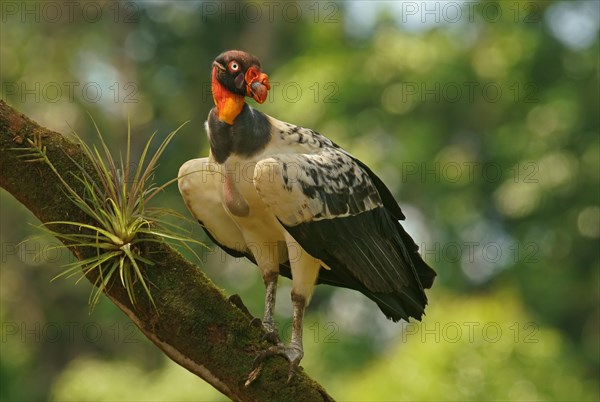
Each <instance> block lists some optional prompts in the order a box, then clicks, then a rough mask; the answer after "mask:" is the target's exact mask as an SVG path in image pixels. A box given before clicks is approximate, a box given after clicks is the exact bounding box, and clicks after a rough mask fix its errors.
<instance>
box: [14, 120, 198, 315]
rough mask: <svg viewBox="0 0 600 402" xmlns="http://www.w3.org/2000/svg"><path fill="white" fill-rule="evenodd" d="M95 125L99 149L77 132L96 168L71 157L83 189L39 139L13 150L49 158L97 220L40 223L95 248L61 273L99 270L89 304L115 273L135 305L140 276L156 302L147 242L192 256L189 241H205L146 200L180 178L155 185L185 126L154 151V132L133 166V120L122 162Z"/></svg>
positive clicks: (74, 242) (73, 242)
mask: <svg viewBox="0 0 600 402" xmlns="http://www.w3.org/2000/svg"><path fill="white" fill-rule="evenodd" d="M184 124H185V123H184ZM94 125H95V127H96V132H97V134H98V137H99V139H100V149H98V147H96V146H95V145H94V146H92V147H91V148H90V147H89V146H88V145H87V144H85V142H83V140H82V139H81V138H80V137H79V136H78V135H77V133H75V132H74V134H75V137H76V139H77V141H78V143H79V145H80V146H81V149H82V151H83V153H84V154H85V155H86V156H87V158H88V159H89V161H91V167H92V169H90V170H91V172H92V173H90V170H87V169H86V168H84V167H83V163H78V162H77V161H75V160H74V159H73V158H71V157H70V158H71V160H72V162H73V163H74V164H75V166H76V167H77V169H76V171H75V172H71V173H72V174H73V176H74V178H75V179H76V181H78V182H79V183H80V184H81V187H82V188H83V193H81V194H80V193H79V192H77V191H76V190H75V189H74V188H73V187H72V186H71V185H69V183H68V182H67V181H66V180H65V178H64V177H63V176H62V175H61V173H60V172H58V170H57V169H56V168H55V167H54V165H53V164H52V162H51V161H50V159H49V158H48V156H47V154H46V148H45V147H44V146H43V144H42V142H41V138H38V137H36V138H34V140H33V141H32V140H28V141H29V144H30V147H27V148H15V149H14V150H15V151H27V153H25V152H24V153H23V154H22V155H20V157H21V158H24V159H26V160H27V161H30V162H34V161H40V162H44V163H46V164H47V165H48V166H49V167H50V169H51V170H52V171H53V172H54V174H55V175H56V176H57V178H58V180H59V181H60V183H61V184H62V186H63V190H64V191H65V192H66V194H67V195H68V197H69V198H70V200H71V201H72V202H73V203H74V204H75V205H76V206H77V207H78V208H79V209H81V210H82V211H83V212H84V213H85V214H86V215H88V216H89V217H90V218H91V220H92V221H93V222H94V223H93V224H85V223H81V222H73V221H55V222H47V223H45V224H43V225H42V226H41V227H42V228H43V229H44V230H45V231H46V232H48V233H49V234H51V235H53V236H55V237H57V238H59V239H61V240H63V242H64V243H65V244H67V245H66V246H59V247H74V248H76V249H79V248H86V247H87V248H92V249H93V250H94V254H95V255H94V256H92V257H89V258H84V259H81V260H77V261H75V262H72V263H69V264H67V265H66V266H65V270H64V271H63V272H62V273H61V274H59V275H58V276H57V278H58V277H62V276H67V277H71V276H73V275H76V274H78V273H82V275H81V278H79V279H78V281H79V280H81V279H82V278H83V277H85V276H88V275H89V274H93V273H94V271H95V273H96V275H91V276H90V277H94V276H95V278H96V279H95V283H94V285H95V286H96V287H95V290H93V291H92V293H91V294H90V299H89V304H90V309H93V308H94V306H95V305H96V304H97V303H98V301H99V299H100V295H101V294H102V293H103V292H104V291H105V290H106V289H107V287H108V286H110V284H111V283H112V280H113V279H114V278H116V276H118V278H119V279H120V282H121V284H122V285H123V286H124V287H125V289H126V291H127V294H128V296H129V300H130V301H131V303H132V304H135V303H136V297H135V292H134V284H135V283H136V282H138V281H139V283H140V284H141V286H142V287H143V289H144V291H145V293H146V294H147V296H148V298H149V300H150V301H151V303H152V304H153V305H154V306H155V304H154V299H153V298H152V294H151V292H150V286H149V282H148V280H147V279H145V278H144V267H149V266H152V265H154V262H153V261H152V260H151V259H149V258H147V256H142V252H141V251H142V248H143V245H144V243H148V242H162V241H167V242H169V243H176V245H179V246H183V247H184V248H186V249H187V250H189V251H190V252H191V253H193V254H194V255H195V253H194V251H193V250H192V249H191V248H190V246H189V243H197V244H201V245H202V243H199V242H198V241H196V240H194V239H192V238H191V233H190V232H188V231H184V230H183V229H182V228H181V225H177V224H174V223H171V222H169V221H168V220H166V219H165V218H166V217H169V216H172V217H176V218H179V219H182V220H187V218H185V217H183V216H181V215H180V214H178V213H177V212H175V211H173V210H171V209H166V208H153V207H149V206H148V203H149V202H150V201H151V200H152V199H153V198H154V197H155V196H156V195H157V194H158V193H159V192H161V191H162V190H163V189H164V188H165V187H167V186H168V185H169V184H172V183H173V182H175V181H176V180H177V178H175V179H172V180H170V181H168V182H167V183H165V184H163V185H161V186H157V185H155V183H154V173H155V170H156V167H157V166H158V161H159V159H160V157H161V155H162V154H163V152H164V151H165V149H166V147H167V146H168V144H169V143H170V142H171V140H172V139H173V137H174V136H175V134H177V132H178V131H179V129H181V127H182V126H183V125H182V126H180V127H178V128H177V129H176V130H174V131H172V132H171V133H169V135H168V136H167V137H166V138H165V140H164V141H163V142H162V143H161V144H160V145H159V146H158V148H157V150H156V151H155V152H154V153H153V154H150V147H151V144H152V141H153V139H154V137H155V135H156V132H155V133H153V134H152V136H151V137H150V139H149V140H148V142H147V143H146V145H145V147H144V150H143V152H142V154H141V156H140V158H139V161H138V162H137V163H136V166H137V167H136V168H132V165H133V164H132V160H131V126H130V124H128V127H127V148H126V151H125V159H123V155H119V159H118V162H117V161H115V158H113V156H112V154H111V152H110V151H109V149H108V147H107V145H106V142H105V141H104V138H103V136H102V134H101V133H100V130H99V129H98V126H97V125H96V124H95V122H94ZM54 225H65V226H67V227H72V228H73V231H72V232H71V233H64V231H61V232H58V231H56V230H52V227H53V226H54ZM196 257H197V256H196ZM55 279H56V278H55Z"/></svg>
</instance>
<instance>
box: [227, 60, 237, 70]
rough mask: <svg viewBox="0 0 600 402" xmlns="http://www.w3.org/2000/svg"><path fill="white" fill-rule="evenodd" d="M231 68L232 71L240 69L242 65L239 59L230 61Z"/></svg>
mask: <svg viewBox="0 0 600 402" xmlns="http://www.w3.org/2000/svg"><path fill="white" fill-rule="evenodd" d="M229 69H230V70H231V71H237V70H239V69H240V65H239V64H238V63H237V61H235V60H233V61H230V62H229Z"/></svg>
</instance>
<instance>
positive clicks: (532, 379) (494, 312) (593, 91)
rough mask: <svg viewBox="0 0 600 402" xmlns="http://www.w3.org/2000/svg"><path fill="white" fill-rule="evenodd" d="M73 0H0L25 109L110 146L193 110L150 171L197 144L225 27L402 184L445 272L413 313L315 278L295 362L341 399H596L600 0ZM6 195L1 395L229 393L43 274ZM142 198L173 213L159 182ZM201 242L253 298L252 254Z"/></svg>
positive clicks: (139, 139)
mask: <svg viewBox="0 0 600 402" xmlns="http://www.w3.org/2000/svg"><path fill="white" fill-rule="evenodd" d="M48 4H55V6H54V8H52V7H53V6H52V5H50V6H48ZM65 4H66V3H65ZM76 4H79V3H76ZM85 4H87V5H85V6H84V5H83V4H79V5H71V6H69V7H70V8H69V7H67V6H65V5H64V4H63V5H61V3H59V2H58V3H57V2H50V3H47V2H10V1H5V2H3V4H2V16H1V18H2V28H1V31H2V32H1V34H2V37H1V39H0V43H1V46H0V60H1V65H0V80H1V85H2V98H3V99H5V100H6V101H7V102H8V103H9V104H11V105H12V106H14V107H16V108H17V109H19V110H20V111H21V112H23V113H25V114H27V115H29V116H30V117H32V118H33V119H35V120H36V121H38V122H39V123H40V124H42V125H44V126H47V127H49V128H51V129H54V130H57V131H59V132H63V133H68V132H70V130H71V128H73V129H74V130H75V131H77V132H78V133H80V134H82V135H84V136H85V135H86V134H88V135H87V138H88V139H89V140H90V141H93V133H94V131H93V130H92V123H91V120H90V118H89V116H88V115H87V113H90V114H91V115H92V116H93V117H94V119H95V120H96V121H97V122H98V125H99V126H100V129H101V130H102V132H103V133H104V134H105V135H106V137H107V142H109V144H110V145H111V146H113V147H114V148H115V149H119V148H121V147H123V145H124V144H125V135H126V122H127V118H128V116H129V117H130V118H131V121H132V124H133V125H134V126H133V130H134V134H135V141H134V142H135V144H134V146H135V147H137V149H138V150H140V147H142V146H143V144H144V143H145V142H146V141H147V140H148V138H149V136H150V134H151V133H152V132H153V131H155V130H158V131H159V133H161V134H162V135H163V136H166V135H167V133H168V132H169V131H171V130H172V129H174V128H175V127H177V126H178V125H179V124H181V123H182V122H183V121H186V120H191V122H190V124H188V125H187V126H186V127H185V128H184V129H183V130H182V132H181V133H180V134H179V135H178V136H177V137H176V138H175V139H174V141H173V142H172V144H171V146H170V148H169V149H167V151H166V154H165V156H166V157H165V158H164V159H163V161H162V163H161V165H160V166H159V168H158V174H159V177H158V178H157V182H161V183H162V182H166V181H167V180H169V179H171V178H173V177H174V176H175V175H176V173H177V170H178V167H179V166H180V165H181V164H182V163H183V162H185V161H186V160H188V159H191V158H194V157H198V156H200V155H206V154H207V152H208V148H207V141H206V137H205V132H204V128H203V124H204V120H205V118H206V115H207V113H208V111H209V109H210V108H211V107H212V99H211V95H210V87H209V71H210V63H211V61H212V59H213V58H214V57H215V56H216V55H217V54H219V53H220V52H222V51H223V50H227V49H232V48H242V49H245V50H248V51H250V52H252V53H254V54H256V55H257V56H258V57H259V58H260V59H261V60H262V64H263V69H264V71H265V72H267V73H268V74H269V75H270V77H271V81H272V82H273V83H274V85H273V89H272V91H271V93H270V97H269V99H268V101H267V102H266V103H265V104H264V105H260V106H257V107H258V108H259V109H260V110H262V111H264V112H266V113H268V114H271V115H272V116H274V117H277V118H279V119H282V120H285V121H290V122H292V123H295V124H299V125H302V126H306V127H311V128H314V129H316V130H317V131H319V132H321V133H323V134H325V135H327V136H329V137H330V138H332V139H333V140H334V141H335V142H337V143H338V144H340V145H341V146H343V147H344V148H346V149H348V150H349V151H351V152H352V153H354V154H355V155H356V156H358V157H359V158H360V159H362V160H363V161H365V162H366V163H367V164H369V165H370V166H371V167H372V168H373V169H374V170H375V171H376V172H377V173H378V174H379V175H380V176H381V177H382V178H383V179H384V181H385V182H386V183H387V184H388V185H389V187H390V188H391V189H392V191H393V192H394V194H395V195H396V196H397V199H398V200H399V202H400V204H401V206H402V208H403V210H404V211H405V213H406V215H407V216H408V221H407V223H406V227H407V230H408V231H409V232H410V233H412V234H413V235H414V237H415V239H416V240H417V242H418V243H419V244H420V245H421V247H422V252H423V254H424V256H425V258H426V260H427V261H428V262H430V264H431V265H432V266H434V267H435V268H436V270H437V271H438V274H439V276H438V280H437V281H436V283H435V285H434V288H433V289H432V290H431V291H430V292H429V294H430V295H431V297H430V299H431V301H430V305H429V306H428V309H427V316H426V317H425V319H424V321H423V322H422V323H409V324H406V323H405V324H393V323H391V322H388V321H386V320H385V318H384V317H383V316H382V315H381V314H380V313H379V311H378V309H377V307H376V306H375V305H374V304H372V303H370V302H369V301H368V300H367V299H366V298H364V297H362V296H361V295H360V294H355V293H353V292H350V291H346V290H336V289H331V288H327V287H319V288H317V290H316V293H315V296H314V299H313V303H312V304H311V307H310V308H309V311H308V316H307V322H306V325H305V337H306V356H305V359H304V361H303V365H304V367H305V370H307V371H308V372H309V373H310V374H313V375H314V376H315V378H317V379H318V380H319V381H320V382H321V383H322V384H323V385H324V386H325V387H326V388H328V390H329V391H330V392H331V393H332V394H333V395H334V396H335V397H336V398H338V399H339V400H349V399H352V400H497V399H502V400H507V399H510V400H534V399H538V400H597V399H598V398H599V388H598V387H599V383H598V374H599V368H600V357H599V354H600V351H599V346H598V339H599V338H600V331H599V326H600V321H599V313H600V311H599V294H598V291H599V290H598V284H599V279H600V278H599V275H598V273H599V272H600V263H599V258H598V238H599V237H600V208H599V201H600V200H599V196H600V194H599V187H598V180H599V178H600V173H599V172H600V161H599V159H600V158H599V154H600V144H599V136H598V132H599V115H598V110H599V102H598V92H599V91H598V87H599V85H598V71H599V70H598V46H599V43H598V27H599V18H600V17H599V7H600V6H599V3H597V2H595V1H577V2H566V1H565V2H553V1H527V2H521V1H508V2H500V3H495V2H485V1H482V2H451V1H450V2H448V1H443V2H427V3H423V2H410V1H404V2H358V1H357V2H345V3H338V2H300V3H290V4H291V5H288V3H283V2H270V3H261V2H242V3H235V2H227V3H221V2H210V1H205V2H188V1H185V2H184V1H175V2H168V3H167V2H120V3H118V2H104V1H99V2H98V1H92V2H88V3H85ZM56 5H58V7H57V6H56ZM57 13H58V14H57ZM134 153H135V152H134ZM40 185H43V184H42V183H40ZM48 191H58V190H57V189H51V188H49V189H48ZM0 201H1V226H2V227H1V234H2V241H1V243H2V269H1V271H0V275H1V277H0V279H1V280H0V300H1V302H2V303H1V305H0V318H1V320H2V333H1V339H0V348H1V360H0V385H1V386H0V397H1V398H2V400H41V399H42V400H43V399H54V400H150V399H151V400H175V399H177V400H222V399H223V397H222V396H220V395H219V394H218V393H217V392H216V391H214V390H213V389H211V388H210V387H209V386H208V385H206V384H204V383H203V382H202V381H201V380H198V379H197V378H195V377H194V376H192V375H191V374H189V373H187V372H186V371H185V370H184V369H182V368H179V367H177V366H175V365H174V364H173V363H171V362H169V361H168V360H167V358H166V357H164V356H163V355H162V354H161V353H160V352H158V351H157V350H156V349H155V348H154V347H153V345H151V343H150V342H149V341H147V340H145V339H144V338H143V336H142V335H141V334H140V333H139V332H137V330H136V329H135V327H133V325H132V324H131V323H129V322H128V320H127V319H126V318H125V317H124V316H123V315H122V314H121V313H120V312H118V310H117V309H116V308H115V307H114V306H112V305H111V304H110V303H109V302H108V301H106V300H104V301H102V302H101V303H100V305H99V306H98V307H97V308H96V310H95V312H94V313H93V315H91V316H88V313H87V306H86V300H87V299H86V297H87V294H88V293H89V286H91V285H89V284H88V283H80V284H79V285H77V286H73V284H72V283H71V282H67V281H57V282H52V283H49V281H50V279H51V278H52V277H54V276H55V275H56V274H57V273H59V270H60V268H59V265H60V263H61V262H64V261H67V260H69V259H70V258H72V257H71V256H68V255H66V254H56V253H53V252H52V251H51V248H50V247H49V246H51V245H52V244H55V243H56V240H54V239H51V238H45V237H40V238H37V239H36V240H34V241H32V242H29V243H25V244H22V243H21V242H22V241H23V240H25V239H28V238H30V237H32V236H37V235H39V233H40V232H39V231H37V230H36V229H35V228H33V227H32V226H31V225H28V223H32V224H34V225H35V224H36V223H37V222H36V220H35V218H34V217H33V216H32V215H31V214H30V213H29V212H28V211H27V210H26V209H25V208H24V207H23V206H21V205H19V204H18V202H16V201H15V200H14V199H12V198H11V197H10V196H9V195H8V194H7V193H6V192H4V191H3V192H0ZM156 202H157V204H160V205H167V206H169V207H171V208H175V209H177V210H179V211H181V212H184V213H185V212H186V211H185V208H184V206H183V203H182V202H181V199H180V197H179V194H178V192H177V189H176V188H175V186H172V187H170V188H168V189H167V190H166V191H165V192H164V194H163V195H162V196H161V197H158V198H157V200H156ZM194 230H195V231H196V233H197V234H198V238H199V239H200V240H206V239H205V238H204V235H203V234H202V232H201V229H200V228H199V227H197V228H194ZM199 252H201V253H202V261H201V265H202V267H203V269H204V270H206V272H207V273H208V274H209V276H210V277H211V278H213V279H214V281H215V282H216V283H217V284H218V285H219V286H221V287H223V288H224V289H225V290H226V292H227V293H240V294H241V295H242V298H243V299H244V301H245V303H246V304H247V305H248V307H249V308H250V309H251V311H252V312H253V313H254V314H255V315H260V312H261V311H262V301H263V295H264V290H263V287H262V283H261V281H260V279H259V275H258V273H257V270H256V268H255V267H253V266H252V265H251V264H248V263H246V262H244V261H240V260H234V259H232V258H229V257H226V256H225V255H224V254H223V253H221V252H219V251H217V250H215V251H211V252H206V251H202V250H199ZM38 254H40V255H38ZM289 289H290V283H289V281H287V280H282V281H281V284H280V293H279V295H280V296H279V298H278V309H277V313H278V317H279V319H280V328H281V330H282V332H283V333H288V335H289V321H290V315H291V306H290V302H289V300H288V299H289V298H288V297H287V296H286V295H287V294H289Z"/></svg>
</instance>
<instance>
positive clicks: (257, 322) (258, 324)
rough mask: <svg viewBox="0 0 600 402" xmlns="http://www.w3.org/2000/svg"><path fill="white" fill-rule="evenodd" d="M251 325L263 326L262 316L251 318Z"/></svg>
mask: <svg viewBox="0 0 600 402" xmlns="http://www.w3.org/2000/svg"><path fill="white" fill-rule="evenodd" d="M250 326H251V327H256V328H259V327H262V321H261V320H260V318H256V317H253V318H252V320H250Z"/></svg>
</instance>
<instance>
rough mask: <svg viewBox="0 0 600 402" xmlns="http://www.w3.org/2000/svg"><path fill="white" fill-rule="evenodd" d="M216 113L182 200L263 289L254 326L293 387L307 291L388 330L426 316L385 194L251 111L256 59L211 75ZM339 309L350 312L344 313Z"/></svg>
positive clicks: (259, 83)
mask: <svg viewBox="0 0 600 402" xmlns="http://www.w3.org/2000/svg"><path fill="white" fill-rule="evenodd" d="M211 79H212V86H211V89H212V94H213V99H214V102H215V107H213V108H212V110H211V111H210V112H209V114H208V120H207V122H206V131H207V134H208V140H209V142H210V153H209V155H208V157H206V158H199V159H192V160H190V161H188V162H186V163H184V164H183V166H181V169H180V171H179V176H178V178H179V180H178V182H179V191H180V192H181V195H182V197H183V200H184V201H185V204H186V205H187V207H188V209H189V210H190V211H191V213H192V214H193V215H194V217H195V218H196V219H197V220H198V221H199V222H200V224H201V225H202V227H203V228H204V230H205V231H206V233H207V235H208V236H209V237H210V238H211V240H213V241H214V242H215V243H216V244H217V245H218V246H220V247H221V248H222V249H223V250H225V251H226V252H227V253H229V254H231V255H233V256H235V257H247V258H248V259H249V260H250V261H252V262H254V263H255V264H256V265H258V267H259V270H260V272H261V274H262V279H263V281H264V284H265V287H266V297H265V310H264V316H263V321H262V322H263V326H264V328H265V330H266V331H267V335H272V336H270V337H267V338H268V339H274V342H275V345H274V346H271V347H270V348H269V349H267V350H265V351H263V352H262V353H261V354H260V355H259V356H258V357H257V361H259V360H260V361H262V360H263V359H264V358H265V357H267V356H271V355H275V354H281V355H283V356H285V357H286V358H287V359H288V360H289V361H290V377H289V378H291V377H292V376H293V375H294V373H295V371H296V369H297V368H298V364H299V362H300V360H301V359H302V357H303V355H304V352H303V347H302V319H303V316H304V309H305V307H306V306H307V305H308V303H309V301H310V299H311V296H312V293H313V290H314V287H315V284H317V283H324V284H328V285H333V286H339V287H344V288H350V289H354V290H357V291H359V292H361V293H363V294H364V295H365V296H367V297H368V298H369V299H371V300H373V301H374V302H375V303H377V305H378V306H379V308H380V309H381V311H382V312H383V314H385V316H386V317H387V318H389V319H391V320H393V321H398V320H400V319H404V320H408V319H409V317H414V318H416V319H418V320H420V319H421V316H422V315H423V312H424V309H425V305H426V304H427V297H426V295H425V291H424V289H425V288H430V287H431V285H432V283H433V280H434V277H435V276H436V274H435V271H433V269H432V268H430V267H429V266H428V265H427V264H426V263H425V262H424V261H423V259H422V258H421V256H420V255H419V253H418V247H417V245H416V244H415V242H414V241H413V239H412V238H411V237H410V235H409V234H408V233H407V232H406V231H405V230H404V228H403V227H402V225H401V224H400V222H399V221H400V220H404V219H405V216H404V214H403V213H402V211H401V210H400V207H399V206H398V203H397V202H396V201H395V200H394V197H393V196H392V194H391V192H390V190H389V189H388V188H387V187H386V186H385V184H383V182H382V181H381V179H379V177H377V176H376V175H375V173H373V171H372V170H371V169H369V168H368V167H367V166H366V165H365V164H364V163H362V162H361V161H359V160H358V159H356V158H355V157H354V156H352V155H351V154H350V153H348V152H347V151H345V150H344V149H342V148H340V147H339V146H338V145H337V144H335V143H334V142H333V141H331V140H330V139H329V138H327V137H325V136H323V135H321V134H319V133H318V132H316V131H314V130H311V129H308V128H304V127H300V126H296V125H294V124H290V123H285V122H283V121H280V120H277V119H275V118H273V117H271V116H268V115H266V114H264V113H261V112H260V111H258V110H256V109H254V108H252V107H250V106H249V105H248V104H246V103H245V97H251V98H253V99H254V100H256V101H257V102H258V103H263V102H264V101H265V100H266V98H267V94H268V91H269V89H270V85H269V79H268V76H267V75H266V74H264V73H263V72H262V71H261V65H260V62H259V61H258V59H257V58H256V57H254V56H252V55H250V54H248V53H246V52H243V51H239V50H231V51H227V52H224V53H222V54H220V55H219V56H218V57H217V58H216V59H215V60H214V62H213V63H212V75H211ZM279 275H283V276H286V277H288V278H291V279H292V292H291V299H292V304H293V308H294V314H293V324H292V337H291V341H290V344H289V345H288V346H285V345H283V344H282V343H281V342H280V341H279V340H278V339H279V338H278V337H277V332H276V328H275V323H274V320H273V310H274V306H275V294H276V291H277V278H278V276H279ZM348 308H351V306H349V307H348Z"/></svg>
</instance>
